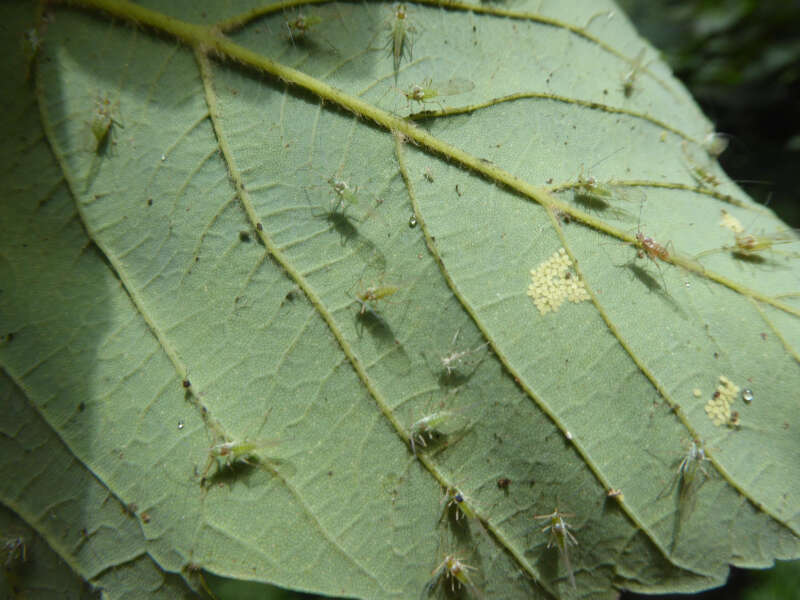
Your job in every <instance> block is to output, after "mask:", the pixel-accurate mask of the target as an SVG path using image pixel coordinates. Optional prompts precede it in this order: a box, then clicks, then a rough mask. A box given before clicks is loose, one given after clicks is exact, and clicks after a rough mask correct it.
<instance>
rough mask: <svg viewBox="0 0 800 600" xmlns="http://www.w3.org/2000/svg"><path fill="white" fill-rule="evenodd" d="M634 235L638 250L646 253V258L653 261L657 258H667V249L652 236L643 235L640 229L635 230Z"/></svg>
mask: <svg viewBox="0 0 800 600" xmlns="http://www.w3.org/2000/svg"><path fill="white" fill-rule="evenodd" d="M635 237H636V241H637V242H638V244H639V249H640V251H641V252H644V253H645V254H646V255H647V258H649V259H650V260H652V261H654V262H655V260H656V259H657V258H660V259H661V260H665V261H667V260H669V257H670V254H669V250H667V249H666V248H665V247H664V246H662V245H661V244H659V243H658V242H657V241H655V240H654V239H653V238H651V237H648V236H646V235H644V234H643V233H642V232H641V231H637V232H636V236H635Z"/></svg>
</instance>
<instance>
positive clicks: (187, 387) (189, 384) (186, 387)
mask: <svg viewBox="0 0 800 600" xmlns="http://www.w3.org/2000/svg"><path fill="white" fill-rule="evenodd" d="M181 385H183V387H184V388H185V389H189V388H190V387H192V382H191V381H189V380H188V379H184V380H183V381H182V382H181Z"/></svg>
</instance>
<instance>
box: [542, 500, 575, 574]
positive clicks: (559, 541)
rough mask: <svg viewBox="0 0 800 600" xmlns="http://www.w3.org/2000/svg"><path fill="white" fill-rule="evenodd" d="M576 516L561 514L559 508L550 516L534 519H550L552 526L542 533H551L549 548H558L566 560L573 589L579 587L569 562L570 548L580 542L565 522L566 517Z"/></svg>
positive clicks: (544, 529)
mask: <svg viewBox="0 0 800 600" xmlns="http://www.w3.org/2000/svg"><path fill="white" fill-rule="evenodd" d="M572 516H574V515H572V514H567V513H562V512H559V510H558V508H556V509H555V510H554V511H553V512H551V513H550V514H549V515H534V517H533V518H534V519H549V520H550V524H549V525H548V526H547V527H545V528H543V529H542V531H543V532H544V531H550V539H549V540H548V542H547V547H548V548H552V547H553V546H555V547H556V548H558V553H559V554H560V555H561V558H562V559H564V565H565V566H566V568H567V573H568V574H569V582H570V583H571V584H572V587H573V588H575V587H577V586H576V585H575V575H574V574H573V572H572V564H571V563H570V561H569V550H568V548H569V546H570V544H572V545H573V546H577V545H578V540H576V539H575V536H574V535H572V533H570V531H569V530H570V529H571V527H570V526H569V525H568V524H567V522H566V521H565V520H564V517H572Z"/></svg>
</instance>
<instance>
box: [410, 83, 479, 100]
mask: <svg viewBox="0 0 800 600" xmlns="http://www.w3.org/2000/svg"><path fill="white" fill-rule="evenodd" d="M473 89H475V84H474V83H473V82H471V81H470V80H468V79H462V78H460V77H457V78H454V79H449V80H447V81H444V82H441V83H433V82H432V81H431V80H430V79H426V80H425V81H423V82H422V85H412V86H411V87H410V88H408V89H407V90H402V92H403V95H404V96H405V97H406V99H407V100H408V102H409V104H410V103H411V102H417V103H419V104H423V103H426V102H431V101H433V99H434V98H438V97H440V96H455V95H457V94H464V93H466V92H469V91H471V90H473Z"/></svg>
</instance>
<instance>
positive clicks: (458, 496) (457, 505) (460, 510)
mask: <svg viewBox="0 0 800 600" xmlns="http://www.w3.org/2000/svg"><path fill="white" fill-rule="evenodd" d="M444 500H446V501H447V503H446V504H445V505H444V509H443V510H442V516H444V515H445V514H446V513H447V511H448V509H449V508H450V507H451V506H452V507H453V509H454V510H455V513H454V514H455V519H456V521H458V520H459V518H460V517H461V515H464V516H465V517H466V518H467V519H474V520H475V521H476V522H478V523H480V522H481V521H480V519H479V518H478V514H477V513H476V512H475V511H474V510H472V508H470V506H469V501H468V500H467V498H466V496H464V494H463V493H461V491H460V490H459V489H458V488H454V487H451V488H447V490H446V491H445V496H444ZM444 500H443V501H444ZM481 527H483V525H481Z"/></svg>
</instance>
